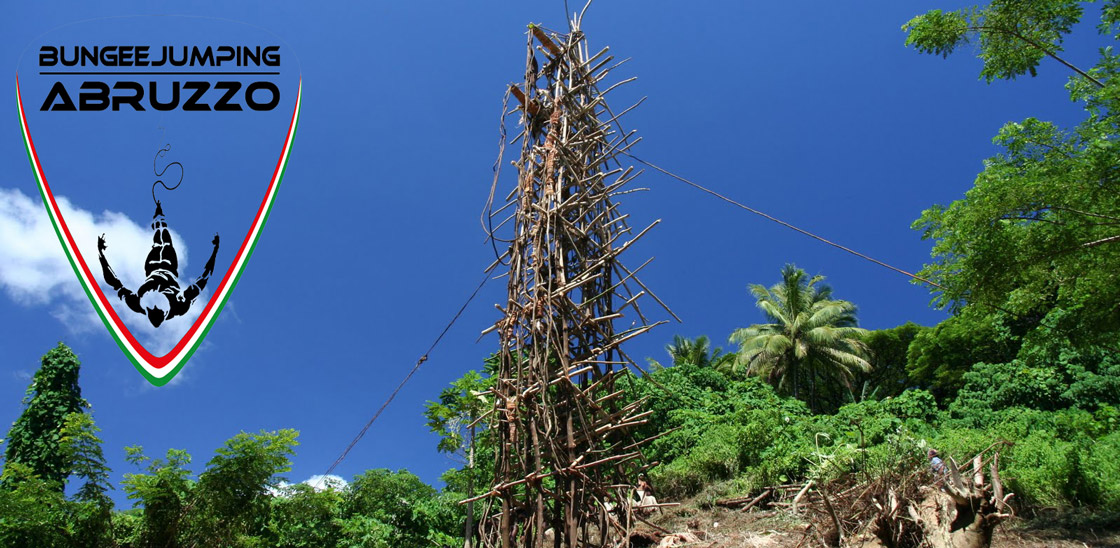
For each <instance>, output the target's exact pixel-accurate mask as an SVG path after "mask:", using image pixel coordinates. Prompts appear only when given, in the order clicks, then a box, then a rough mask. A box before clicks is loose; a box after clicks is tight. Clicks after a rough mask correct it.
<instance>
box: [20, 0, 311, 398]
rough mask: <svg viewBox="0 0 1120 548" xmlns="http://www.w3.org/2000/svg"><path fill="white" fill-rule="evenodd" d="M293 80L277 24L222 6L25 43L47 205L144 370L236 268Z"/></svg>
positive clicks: (217, 303)
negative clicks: (201, 14) (259, 22)
mask: <svg viewBox="0 0 1120 548" xmlns="http://www.w3.org/2000/svg"><path fill="white" fill-rule="evenodd" d="M301 93H302V82H301V79H300V74H299V63H298V61H297V59H296V56H295V54H294V52H293V51H292V50H291V48H290V47H288V45H287V44H286V43H285V42H284V41H283V40H281V39H279V38H278V37H276V36H275V35H273V34H271V33H269V32H267V31H265V30H263V29H259V28H256V27H253V26H249V25H245V24H241V23H236V22H231V21H225V20H216V19H207V18H191V17H178V16H159V17H123V18H107V19H99V20H95V21H87V22H83V23H78V24H74V25H67V26H64V27H61V28H58V29H56V30H54V31H51V32H48V33H46V34H44V35H42V36H41V37H40V38H38V39H36V41H35V42H34V43H32V44H30V45H29V46H28V48H27V50H26V52H25V53H24V55H23V58H22V59H21V61H20V68H19V71H18V73H17V76H16V100H17V106H18V110H19V119H20V126H21V131H22V135H23V139H24V144H25V147H26V150H27V156H28V160H29V161H30V164H31V168H32V171H33V173H34V176H35V179H36V182H37V184H38V188H39V192H40V195H41V197H42V200H43V205H44V206H45V207H46V210H47V213H48V216H49V218H50V220H51V223H52V225H53V227H54V230H55V233H56V235H57V236H58V240H59V242H60V243H61V245H62V248H63V250H64V251H65V253H66V256H67V258H68V259H69V262H70V265H71V267H72V268H73V270H74V273H75V274H76V275H77V277H78V280H79V282H80V283H81V285H82V288H83V289H84V290H85V293H86V295H87V296H88V297H89V300H90V302H91V303H92V305H93V311H94V312H95V313H96V315H97V317H98V318H99V319H100V321H101V322H102V323H104V325H105V327H106V328H107V329H108V331H109V333H110V335H112V337H113V339H114V340H115V341H116V342H117V344H118V345H119V346H120V348H121V350H122V351H123V352H124V354H125V355H126V356H127V357H128V358H129V360H130V361H132V363H133V364H134V365H135V366H136V368H137V370H138V371H140V373H141V374H143V375H144V377H145V378H147V379H148V380H149V381H150V382H151V383H152V384H154V385H157V386H161V385H164V384H166V383H168V382H170V380H171V379H172V378H173V377H174V376H175V375H176V374H177V373H178V372H179V371H180V370H181V369H182V367H183V366H184V364H185V363H186V362H187V361H188V359H189V358H190V357H191V355H192V354H194V352H195V351H196V350H198V348H199V346H200V345H201V343H202V341H203V338H204V337H205V336H206V334H207V333H208V332H209V331H210V329H211V328H212V327H213V326H214V322H215V320H216V319H217V318H218V315H219V314H220V312H221V310H222V308H223V307H224V306H225V304H226V303H227V302H228V300H229V297H230V294H231V292H232V291H233V288H234V286H236V284H237V281H238V279H239V278H240V276H241V274H242V272H243V271H244V269H245V266H246V264H247V263H248V260H249V257H250V256H251V255H252V252H253V248H254V247H255V246H256V243H257V241H258V240H259V238H260V235H261V232H262V230H263V229H264V226H265V223H266V221H267V220H268V218H269V215H270V213H271V212H272V208H273V204H274V202H275V199H276V196H277V191H278V189H279V187H280V182H281V180H282V179H283V176H284V171H285V168H286V167H287V163H288V158H289V156H290V154H291V149H292V143H293V140H294V138H295V133H296V127H297V125H298V122H299V117H300V100H301Z"/></svg>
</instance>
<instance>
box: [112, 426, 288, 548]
mask: <svg viewBox="0 0 1120 548" xmlns="http://www.w3.org/2000/svg"><path fill="white" fill-rule="evenodd" d="M298 435H299V434H298V432H296V431H295V430H279V431H276V432H260V433H258V434H247V433H244V432H242V433H240V434H238V435H236V436H234V437H232V438H230V439H229V440H227V441H226V442H225V444H224V445H223V446H222V447H220V448H218V450H217V451H216V452H215V453H216V454H215V455H214V457H213V458H212V459H210V462H209V463H207V466H206V470H204V471H203V472H202V473H201V474H200V475H199V477H198V480H197V481H195V480H194V479H193V478H192V477H191V476H192V473H191V471H190V470H189V469H187V465H189V464H190V462H191V456H190V454H189V453H187V452H186V451H183V450H178V449H171V450H168V452H167V459H166V460H163V459H155V460H152V459H149V458H148V457H145V456H144V454H143V450H142V449H141V448H140V447H129V448H128V449H127V452H128V457H127V459H128V460H129V462H132V463H133V464H136V465H137V466H142V467H145V468H146V473H139V474H125V479H124V489H125V492H126V493H128V498H130V499H133V500H136V504H137V505H142V506H143V508H144V510H143V515H142V522H141V527H140V528H141V535H140V540H141V542H140V544H141V546H150V547H157V546H158V547H160V548H165V547H177V546H191V547H196V546H197V547H209V546H213V547H229V546H252V545H258V544H260V543H261V542H262V541H263V538H265V537H267V536H268V534H269V512H270V503H271V497H272V495H271V493H272V492H273V491H274V489H275V488H276V487H277V486H279V485H280V483H281V482H282V481H283V478H281V477H279V474H282V473H284V472H287V471H288V470H290V468H291V461H290V460H289V457H290V456H291V455H292V454H293V452H294V451H293V447H294V446H295V445H296V437H297V436H298Z"/></svg>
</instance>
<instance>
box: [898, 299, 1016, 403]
mask: <svg viewBox="0 0 1120 548" xmlns="http://www.w3.org/2000/svg"><path fill="white" fill-rule="evenodd" d="M984 312H985V311H984V310H976V309H969V310H966V311H963V312H962V313H961V314H959V315H957V316H953V317H951V318H948V319H946V320H944V321H942V322H941V323H939V324H937V326H936V327H934V328H932V329H926V330H924V331H922V332H920V333H918V334H917V335H916V336H915V337H914V340H913V342H911V343H910V346H909V349H908V351H907V354H906V356H907V357H906V362H905V363H906V373H907V375H908V376H909V378H910V380H911V381H912V382H913V383H914V385H915V386H918V387H920V388H924V389H926V390H929V391H930V392H931V393H933V395H934V396H936V397H937V399H938V400H939V401H941V402H943V403H947V402H949V401H952V399H953V398H954V397H956V395H957V391H958V390H960V388H961V386H963V385H964V380H963V378H964V374H965V373H967V372H968V371H969V370H970V369H972V366H973V365H974V364H977V363H980V362H986V363H1003V362H1006V361H1010V360H1011V359H1012V358H1014V357H1015V354H1016V352H1018V350H1019V337H1016V336H1015V335H1013V334H1011V333H1010V332H1009V328H1008V327H1007V325H1006V324H1005V322H1004V321H1003V320H1005V319H1006V315H1004V314H1001V313H992V314H985V313H984Z"/></svg>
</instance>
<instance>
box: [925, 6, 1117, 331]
mask: <svg viewBox="0 0 1120 548" xmlns="http://www.w3.org/2000/svg"><path fill="white" fill-rule="evenodd" d="M1101 13H1102V16H1101V24H1100V26H1099V27H1098V28H1099V30H1100V32H1101V33H1102V34H1105V35H1106V36H1107V37H1108V38H1107V39H1106V41H1115V40H1116V38H1117V36H1116V35H1114V34H1113V33H1114V32H1116V31H1117V29H1118V27H1120V24H1118V23H1120V3H1118V2H1115V1H1111V2H1107V3H1106V4H1105V5H1104V9H1103V10H1102V12H1101ZM1081 15H1082V9H1081V3H1079V2H1074V1H1070V0H1016V1H1002V2H992V3H991V4H989V5H987V6H984V7H977V8H971V9H968V10H960V11H957V12H948V13H947V12H940V11H936V10H935V11H932V12H929V13H927V14H924V15H921V16H918V17H916V18H915V19H913V20H912V21H910V22H909V23H907V25H906V26H905V27H904V29H906V30H908V31H909V37H908V39H907V42H908V43H909V44H911V45H913V46H915V47H916V48H917V49H918V50H919V51H922V52H926V53H935V54H941V55H948V54H949V53H951V52H953V51H954V48H955V47H956V46H958V45H960V44H962V43H964V41H966V40H967V39H968V38H969V37H970V36H974V35H978V36H979V40H980V44H979V45H980V48H979V55H980V58H981V59H982V60H983V61H984V67H983V69H982V71H981V76H982V77H984V78H986V79H987V80H989V81H991V80H993V79H996V78H1013V77H1015V76H1017V75H1020V74H1024V73H1027V72H1031V73H1033V72H1034V71H1035V70H1036V67H1037V66H1038V64H1039V63H1040V61H1041V60H1042V59H1044V58H1045V57H1047V56H1049V57H1053V58H1058V56H1057V53H1058V52H1060V51H1061V50H1060V45H1061V43H1062V39H1063V37H1064V36H1065V35H1067V34H1068V33H1069V32H1071V30H1072V29H1073V28H1074V25H1075V24H1076V23H1077V22H1078V21H1079V20H1080V18H1081ZM1060 60H1061V61H1062V62H1063V63H1064V64H1065V65H1066V66H1068V67H1070V68H1073V69H1074V72H1075V74H1074V75H1073V76H1071V80H1070V83H1069V85H1068V86H1067V87H1068V88H1069V90H1070V95H1071V98H1072V99H1073V100H1075V101H1080V102H1083V103H1084V105H1085V113H1086V117H1085V119H1084V121H1083V122H1081V123H1080V124H1079V125H1077V126H1076V127H1074V128H1072V129H1065V128H1061V127H1058V126H1057V125H1055V124H1053V123H1050V122H1046V121H1041V120H1037V119H1034V118H1027V119H1026V120H1023V121H1021V122H1011V123H1008V124H1007V125H1005V126H1004V127H1003V128H1002V129H1001V130H1000V132H999V135H997V136H996V138H995V142H996V144H997V145H999V146H1000V147H1001V149H1002V152H1001V153H1000V154H998V155H997V156H995V157H993V158H989V159H988V160H987V161H986V162H985V168H984V171H983V172H982V173H980V175H979V176H978V177H977V178H976V182H975V185H974V187H973V188H972V189H971V190H970V191H969V192H968V193H967V194H966V196H965V197H964V198H963V199H961V200H958V201H955V202H953V203H952V204H950V205H948V206H941V205H937V206H934V207H932V208H930V209H928V210H926V211H925V212H924V213H923V214H922V216H921V218H919V219H918V220H917V221H916V222H915V223H914V228H915V229H917V230H920V231H921V232H922V234H923V237H924V238H926V239H930V240H933V241H934V242H935V243H934V247H933V253H932V256H933V263H932V264H929V265H927V266H926V267H925V268H924V269H923V270H922V272H921V275H922V276H924V277H927V278H929V279H931V280H933V281H934V282H936V283H937V284H938V285H939V286H940V288H939V289H938V291H937V294H938V296H937V299H938V300H937V302H938V305H939V306H944V307H949V308H950V309H952V310H953V311H955V312H957V311H960V310H962V309H963V308H964V307H966V306H968V305H970V304H972V305H977V306H982V307H985V308H986V309H987V310H999V311H1001V312H1003V313H1005V314H1008V315H1010V316H1012V317H1014V318H1015V319H1016V320H1017V321H1020V322H1023V323H1026V324H1028V325H1027V327H1028V328H1029V327H1033V326H1036V325H1040V324H1042V323H1043V322H1044V321H1049V323H1051V324H1053V329H1054V330H1055V331H1056V332H1060V333H1063V334H1064V335H1062V336H1070V337H1072V338H1073V339H1074V343H1075V344H1076V345H1078V346H1082V345H1091V344H1104V345H1110V346H1112V347H1115V341H1116V340H1117V335H1118V334H1120V305H1117V303H1118V302H1120V284H1117V283H1116V279H1115V273H1116V272H1117V271H1120V173H1118V172H1117V169H1116V166H1117V165H1120V142H1118V141H1120V131H1118V128H1120V117H1118V113H1120V110H1118V109H1117V106H1118V105H1117V100H1120V83H1118V82H1120V79H1117V78H1116V77H1115V76H1116V74H1117V72H1118V71H1120V56H1118V55H1117V54H1116V53H1114V52H1113V49H1112V47H1111V46H1108V47H1105V48H1102V49H1101V54H1100V58H1099V60H1098V62H1097V64H1096V66H1094V67H1093V68H1090V69H1088V70H1081V69H1079V68H1076V67H1074V66H1073V65H1072V64H1071V63H1069V62H1066V61H1065V60H1064V59H1060ZM1047 318H1049V320H1047ZM1059 319H1060V320H1061V321H1056V320H1059ZM1114 349H1115V348H1114Z"/></svg>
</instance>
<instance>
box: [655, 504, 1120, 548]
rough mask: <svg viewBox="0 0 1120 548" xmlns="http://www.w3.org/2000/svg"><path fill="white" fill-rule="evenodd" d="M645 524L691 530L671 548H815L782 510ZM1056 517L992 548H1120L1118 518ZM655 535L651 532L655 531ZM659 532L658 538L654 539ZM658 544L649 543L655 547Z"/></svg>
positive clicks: (1012, 528) (688, 509)
mask: <svg viewBox="0 0 1120 548" xmlns="http://www.w3.org/2000/svg"><path fill="white" fill-rule="evenodd" d="M650 522H651V523H652V524H654V525H656V526H657V527H660V528H661V529H664V530H665V531H669V532H672V533H683V532H691V533H692V537H689V538H688V541H683V540H684V539H682V542H681V543H679V544H674V548H678V547H680V548H793V547H797V546H801V547H814V546H818V545H817V544H815V543H814V542H813V541H812V540H809V539H805V535H804V531H805V528H806V524H805V522H804V521H802V520H801V519H799V518H798V517H796V516H793V515H792V514H790V513H788V512H785V511H772V510H771V511H757V512H750V513H747V514H744V513H742V512H739V511H737V510H729V509H725V508H719V507H715V508H712V509H701V508H698V507H696V506H693V505H688V504H686V505H682V506H680V507H677V508H672V509H666V510H665V511H664V512H663V513H662V514H660V515H656V516H653V517H651V518H650ZM1061 522H1062V520H1059V519H1055V518H1050V519H1048V518H1046V517H1036V518H1034V519H1031V520H1026V519H1022V518H1014V519H1012V520H1009V521H1007V522H1005V523H1003V524H1001V525H1000V526H999V527H998V528H997V529H996V532H995V535H994V538H993V542H992V546H993V547H994V548H1120V520H1113V521H1112V522H1108V521H1103V522H1101V521H1099V520H1098V522H1096V523H1093V524H1091V525H1085V524H1081V525H1072V526H1071V525H1069V524H1068V523H1066V524H1063V523H1061ZM639 530H640V531H641V530H645V531H648V532H650V533H651V534H652V535H656V536H661V535H664V532H662V531H656V530H655V529H654V527H651V526H649V525H644V524H643V525H642V526H641V527H639ZM655 531H656V532H655ZM658 533H660V535H657V534H658ZM656 546H657V544H652V545H651V547H652V548H656Z"/></svg>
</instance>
